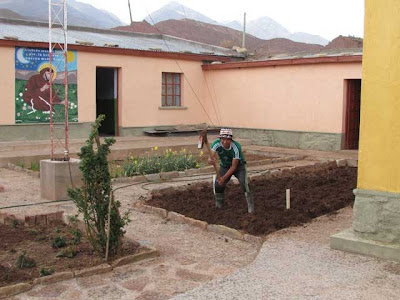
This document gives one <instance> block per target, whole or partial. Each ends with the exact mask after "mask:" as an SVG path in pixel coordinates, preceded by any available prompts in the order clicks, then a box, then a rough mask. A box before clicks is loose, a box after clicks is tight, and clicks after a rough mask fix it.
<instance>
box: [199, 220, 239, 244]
mask: <svg viewBox="0 0 400 300" xmlns="http://www.w3.org/2000/svg"><path fill="white" fill-rule="evenodd" d="M207 230H208V231H210V232H215V233H218V234H222V235H225V236H228V237H231V238H234V239H237V240H242V239H243V234H242V233H241V232H239V231H237V230H236V229H232V228H229V227H226V226H224V225H213V224H208V226H207Z"/></svg>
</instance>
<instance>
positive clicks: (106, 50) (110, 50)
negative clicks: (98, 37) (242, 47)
mask: <svg viewBox="0 0 400 300" xmlns="http://www.w3.org/2000/svg"><path fill="white" fill-rule="evenodd" d="M0 47H28V48H29V47H30V48H47V49H48V47H49V44H48V43H44V42H29V41H19V40H2V39H0ZM68 50H77V51H81V52H90V53H102V54H117V55H131V56H139V57H153V58H167V59H181V60H191V61H223V62H230V61H231V60H232V57H230V56H219V55H209V54H196V53H178V52H165V51H156V50H155V51H151V50H136V49H127V48H114V47H98V46H83V45H76V44H68Z"/></svg>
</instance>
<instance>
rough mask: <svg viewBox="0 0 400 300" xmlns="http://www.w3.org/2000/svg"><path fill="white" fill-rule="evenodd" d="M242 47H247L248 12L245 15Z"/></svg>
mask: <svg viewBox="0 0 400 300" xmlns="http://www.w3.org/2000/svg"><path fill="white" fill-rule="evenodd" d="M242 48H246V13H244V17H243V38H242Z"/></svg>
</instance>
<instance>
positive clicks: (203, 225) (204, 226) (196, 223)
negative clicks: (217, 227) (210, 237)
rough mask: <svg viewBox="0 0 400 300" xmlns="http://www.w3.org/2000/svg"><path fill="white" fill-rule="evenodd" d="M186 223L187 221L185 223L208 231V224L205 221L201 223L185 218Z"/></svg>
mask: <svg viewBox="0 0 400 300" xmlns="http://www.w3.org/2000/svg"><path fill="white" fill-rule="evenodd" d="M184 221H185V223H187V224H189V225H192V226H195V227H198V228H200V229H203V230H206V229H207V225H208V223H207V222H205V221H200V220H196V219H193V218H189V217H184Z"/></svg>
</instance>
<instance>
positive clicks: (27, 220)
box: [24, 216, 36, 227]
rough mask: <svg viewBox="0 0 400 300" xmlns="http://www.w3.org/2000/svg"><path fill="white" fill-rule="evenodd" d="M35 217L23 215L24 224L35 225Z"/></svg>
mask: <svg viewBox="0 0 400 300" xmlns="http://www.w3.org/2000/svg"><path fill="white" fill-rule="evenodd" d="M35 220H36V218H35V216H25V222H24V224H25V226H27V227H30V226H35V222H36V221H35Z"/></svg>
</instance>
